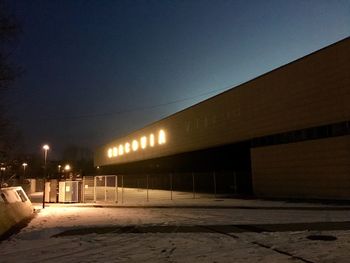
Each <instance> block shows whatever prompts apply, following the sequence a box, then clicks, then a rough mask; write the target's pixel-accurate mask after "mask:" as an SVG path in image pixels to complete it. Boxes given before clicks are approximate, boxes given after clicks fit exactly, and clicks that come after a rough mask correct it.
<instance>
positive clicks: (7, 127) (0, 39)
mask: <svg viewBox="0 0 350 263" xmlns="http://www.w3.org/2000/svg"><path fill="white" fill-rule="evenodd" d="M20 32H21V27H20V26H19V23H18V22H17V19H16V17H15V16H14V15H13V14H11V13H10V11H9V8H8V6H7V3H6V1H5V0H0V163H2V162H6V161H7V159H8V158H9V155H10V152H11V151H12V150H13V149H14V147H15V146H16V145H17V144H16V140H17V139H18V135H19V134H18V131H16V128H15V127H14V125H13V123H12V121H11V120H10V119H9V118H8V117H7V114H6V113H7V110H8V108H7V103H6V101H5V99H4V98H5V96H4V95H5V93H6V92H7V91H8V90H10V88H11V86H12V84H13V82H14V81H15V79H16V77H18V75H19V74H20V69H19V67H17V66H15V65H14V64H12V63H11V61H10V58H11V55H12V54H13V51H14V49H15V46H16V43H17V41H18V36H19V34H20Z"/></svg>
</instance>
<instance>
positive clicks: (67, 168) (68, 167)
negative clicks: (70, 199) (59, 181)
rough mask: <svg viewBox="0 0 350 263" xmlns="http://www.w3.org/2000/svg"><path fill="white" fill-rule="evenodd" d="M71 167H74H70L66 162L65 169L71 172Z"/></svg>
mask: <svg viewBox="0 0 350 263" xmlns="http://www.w3.org/2000/svg"><path fill="white" fill-rule="evenodd" d="M70 169H72V168H71V167H70V165H69V164H66V165H65V166H64V170H65V171H66V172H69V171H70Z"/></svg>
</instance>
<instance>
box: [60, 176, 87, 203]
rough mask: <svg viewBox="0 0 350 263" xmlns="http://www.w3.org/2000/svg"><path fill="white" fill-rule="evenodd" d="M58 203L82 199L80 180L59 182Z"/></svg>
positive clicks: (74, 201) (76, 201) (75, 201)
mask: <svg viewBox="0 0 350 263" xmlns="http://www.w3.org/2000/svg"><path fill="white" fill-rule="evenodd" d="M58 188H59V194H58V202H59V203H79V202H81V199H82V181H61V182H59V187H58Z"/></svg>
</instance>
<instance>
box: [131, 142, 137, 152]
mask: <svg viewBox="0 0 350 263" xmlns="http://www.w3.org/2000/svg"><path fill="white" fill-rule="evenodd" d="M138 148H139V142H138V141H136V140H133V141H132V150H133V151H134V152H136V151H137V150H138Z"/></svg>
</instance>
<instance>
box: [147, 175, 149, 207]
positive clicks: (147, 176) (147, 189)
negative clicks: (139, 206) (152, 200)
mask: <svg viewBox="0 0 350 263" xmlns="http://www.w3.org/2000/svg"><path fill="white" fill-rule="evenodd" d="M146 181H147V202H148V201H149V199H148V174H147V179H146Z"/></svg>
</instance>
